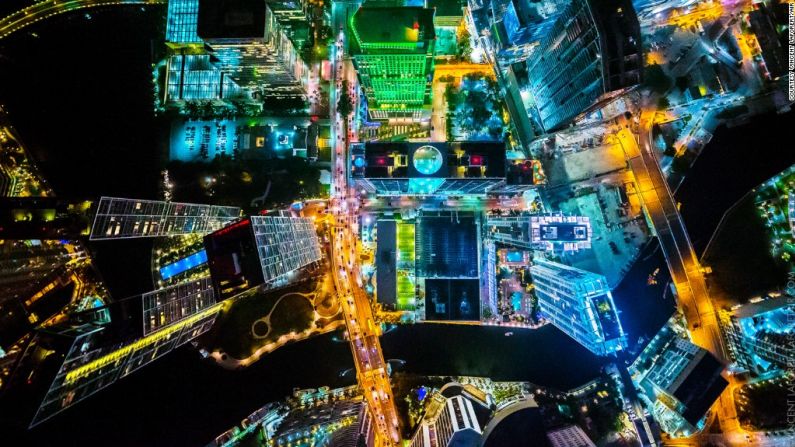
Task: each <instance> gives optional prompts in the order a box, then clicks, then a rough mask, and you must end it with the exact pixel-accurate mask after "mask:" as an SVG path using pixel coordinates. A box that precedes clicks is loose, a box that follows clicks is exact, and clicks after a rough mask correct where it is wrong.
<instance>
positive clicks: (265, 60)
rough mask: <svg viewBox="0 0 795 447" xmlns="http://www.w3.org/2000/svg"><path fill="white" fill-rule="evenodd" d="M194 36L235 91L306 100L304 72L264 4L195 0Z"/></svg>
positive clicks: (250, 0) (306, 74)
mask: <svg viewBox="0 0 795 447" xmlns="http://www.w3.org/2000/svg"><path fill="white" fill-rule="evenodd" d="M197 34H198V36H199V37H200V38H201V39H202V40H203V41H204V42H205V43H206V45H207V48H208V49H209V53H210V54H211V55H212V57H213V60H214V61H215V65H216V66H217V67H218V68H219V69H220V70H221V71H223V72H224V73H227V74H228V75H229V76H230V77H231V78H232V79H234V81H235V83H236V84H237V85H239V86H240V87H242V88H245V89H249V90H251V91H254V92H257V93H258V94H262V95H264V96H271V97H301V96H304V95H306V88H307V84H308V82H309V68H308V67H307V65H306V63H305V62H304V61H303V60H302V59H301V57H300V55H299V54H298V49H297V48H296V47H295V45H294V44H293V42H292V41H291V40H290V37H289V36H288V34H287V32H286V29H285V28H284V26H283V25H282V24H281V23H280V22H279V21H278V20H277V16H276V14H274V12H273V7H272V6H271V5H270V4H268V3H266V2H265V1H264V0H200V1H199V16H198V29H197Z"/></svg>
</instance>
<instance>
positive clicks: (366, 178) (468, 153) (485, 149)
mask: <svg viewBox="0 0 795 447" xmlns="http://www.w3.org/2000/svg"><path fill="white" fill-rule="evenodd" d="M351 153H352V155H353V159H352V162H351V163H352V166H351V173H352V177H353V178H354V180H355V181H356V183H357V186H359V187H360V188H361V189H363V190H365V191H367V192H370V193H375V194H376V195H379V196H432V195H437V196H460V195H486V194H487V193H489V192H490V191H492V190H494V189H501V188H502V187H504V186H505V183H506V182H505V166H506V163H505V143H502V142H493V141H483V142H475V141H470V142H431V143H405V142H396V143H366V144H363V145H362V144H357V145H353V146H352V147H351Z"/></svg>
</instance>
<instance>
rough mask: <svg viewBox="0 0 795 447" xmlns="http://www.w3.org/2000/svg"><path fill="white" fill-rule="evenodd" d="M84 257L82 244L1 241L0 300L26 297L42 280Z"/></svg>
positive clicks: (48, 241) (34, 240) (46, 241)
mask: <svg viewBox="0 0 795 447" xmlns="http://www.w3.org/2000/svg"><path fill="white" fill-rule="evenodd" d="M85 258H86V253H85V251H84V250H83V247H82V246H81V245H80V244H79V243H76V242H70V241H61V240H38V239H29V240H0V303H3V302H4V301H6V300H8V299H14V298H28V296H27V295H28V293H29V292H33V291H35V289H36V287H37V286H41V285H42V281H45V280H46V279H47V278H49V277H51V276H52V275H53V274H56V272H57V271H59V270H60V269H61V268H63V267H64V266H66V265H68V264H70V263H74V262H76V261H79V260H82V259H85Z"/></svg>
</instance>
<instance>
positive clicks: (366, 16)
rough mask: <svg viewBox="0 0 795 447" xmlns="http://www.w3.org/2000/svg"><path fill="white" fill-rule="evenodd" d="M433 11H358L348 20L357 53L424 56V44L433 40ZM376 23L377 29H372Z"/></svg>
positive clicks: (396, 9)
mask: <svg viewBox="0 0 795 447" xmlns="http://www.w3.org/2000/svg"><path fill="white" fill-rule="evenodd" d="M433 14H434V10H433V9H426V8H419V7H377V6H365V7H362V8H359V10H358V11H356V13H355V14H354V15H353V18H352V19H351V29H352V31H353V35H354V37H355V39H354V41H353V42H352V43H354V44H355V46H354V50H355V49H356V46H358V49H359V50H362V51H366V50H403V51H405V52H414V53H426V52H427V46H426V42H428V41H431V40H434V39H435V38H436V33H435V31H434V27H433ZM374 24H378V26H373V25H374Z"/></svg>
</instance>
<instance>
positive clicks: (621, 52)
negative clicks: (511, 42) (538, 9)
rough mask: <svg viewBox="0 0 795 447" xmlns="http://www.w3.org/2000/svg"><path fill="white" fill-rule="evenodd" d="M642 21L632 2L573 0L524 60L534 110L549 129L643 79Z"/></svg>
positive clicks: (542, 124) (544, 127)
mask: <svg viewBox="0 0 795 447" xmlns="http://www.w3.org/2000/svg"><path fill="white" fill-rule="evenodd" d="M641 52H642V47H641V41H640V25H639V24H638V19H637V17H636V16H635V11H634V9H633V7H632V2H631V1H630V0H619V1H611V0H573V1H572V2H571V4H570V5H569V6H568V7H567V8H566V9H565V10H564V11H563V12H562V13H561V14H560V15H559V16H558V17H557V18H556V19H555V22H554V24H553V25H552V27H551V28H550V29H549V30H547V31H546V32H545V37H544V38H543V39H542V40H541V43H540V45H539V47H538V48H537V49H536V50H535V52H534V53H533V57H532V58H531V60H529V61H528V63H527V67H528V73H527V78H528V82H529V85H528V90H529V93H530V95H531V96H532V101H533V104H532V107H531V108H530V110H529V111H530V113H532V114H533V115H534V116H535V118H536V121H537V122H538V124H540V125H541V126H542V127H543V129H545V130H546V131H547V132H549V131H552V130H556V129H559V128H561V127H563V126H565V125H567V124H568V123H570V122H571V121H572V120H573V119H574V118H575V117H576V116H577V115H579V114H581V113H583V112H585V111H587V110H588V109H590V108H591V107H592V106H594V105H595V104H596V103H597V101H599V100H600V99H603V98H606V97H607V96H610V95H608V94H611V93H612V94H615V93H618V92H621V91H623V90H624V89H626V88H627V87H631V86H634V85H637V84H638V83H639V82H640V80H641V70H642V66H643V61H642V54H641Z"/></svg>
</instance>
